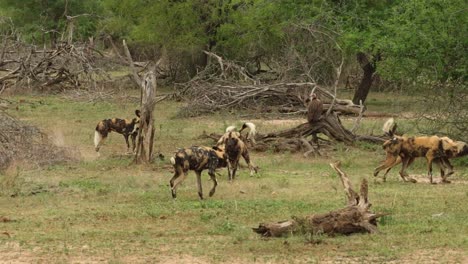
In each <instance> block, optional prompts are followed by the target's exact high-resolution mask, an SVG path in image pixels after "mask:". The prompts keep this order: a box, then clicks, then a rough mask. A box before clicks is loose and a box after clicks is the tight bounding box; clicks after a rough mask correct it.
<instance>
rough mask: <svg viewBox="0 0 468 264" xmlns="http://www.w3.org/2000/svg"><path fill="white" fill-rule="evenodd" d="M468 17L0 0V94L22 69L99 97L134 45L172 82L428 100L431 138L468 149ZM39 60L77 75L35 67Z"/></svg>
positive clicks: (417, 7)
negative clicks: (301, 87) (310, 86)
mask: <svg viewBox="0 0 468 264" xmlns="http://www.w3.org/2000/svg"><path fill="white" fill-rule="evenodd" d="M467 20H468V16H466V3H465V1H463V0H453V1H440V0H423V1H415V0H413V1H403V0H402V1H400V0H398V1H380V0H363V1H344V0H334V1H332V0H329V1H324V0H315V1H293V0H275V1H270V0H177V1H176V0H174V1H172V0H167V1H147V0H100V1H95V0H43V1H34V0H25V1H16V0H2V1H0V22H1V23H0V32H1V35H2V43H1V45H2V50H1V54H0V66H1V67H2V72H6V73H8V74H6V75H7V78H5V75H2V76H1V77H0V82H1V83H0V87H3V90H4V89H5V88H6V87H5V86H8V81H11V79H9V78H10V77H12V75H10V73H12V72H14V70H15V69H19V70H18V71H17V72H15V74H16V75H19V76H22V77H21V78H20V79H21V80H22V82H21V85H18V84H16V83H15V84H16V85H15V87H16V88H18V87H20V86H21V87H24V86H25V84H26V86H30V85H31V83H34V82H33V81H34V80H36V81H37V83H36V86H37V87H39V88H42V89H44V87H46V86H48V85H49V84H54V83H59V82H63V81H66V82H68V84H69V85H68V86H70V87H72V88H75V89H76V88H78V89H98V88H99V87H102V86H105V85H106V82H105V81H106V80H107V79H108V76H106V71H107V70H109V68H110V67H115V66H110V65H115V64H111V63H109V61H106V60H103V58H110V57H109V56H107V55H109V54H112V59H111V60H110V61H112V62H114V63H115V62H119V59H120V64H125V63H122V61H125V59H124V51H123V47H122V44H121V43H122V40H124V39H125V40H126V41H127V43H128V46H129V49H130V52H131V54H132V56H133V59H134V61H135V62H140V61H143V62H153V63H154V64H156V62H158V63H157V67H156V68H157V71H158V78H159V80H158V82H159V83H161V84H163V85H169V86H172V84H173V83H184V82H187V81H189V80H192V81H193V80H194V78H195V77H196V76H200V73H203V72H205V75H202V77H203V76H204V77H203V78H204V79H203V81H206V82H207V83H210V82H216V83H219V81H220V80H222V81H226V80H230V81H234V82H235V83H236V84H246V83H248V84H255V85H261V84H269V83H277V82H283V83H288V82H289V83H291V82H296V83H297V82H311V83H314V84H316V85H320V86H322V87H329V88H331V89H330V90H331V91H332V90H333V87H336V86H338V87H340V88H343V87H346V88H350V89H354V96H353V98H350V99H352V101H353V102H354V104H356V105H359V104H360V103H362V104H364V105H365V101H366V97H367V94H368V93H369V92H372V91H373V90H379V91H382V90H386V91H399V92H403V93H407V94H408V95H424V96H420V97H418V96H416V97H417V98H420V100H418V101H417V102H415V103H417V104H419V105H420V107H421V108H420V109H421V111H419V113H417V114H416V116H417V117H418V118H420V119H421V122H423V123H424V126H422V127H424V130H425V131H422V132H425V133H437V132H443V133H447V134H450V135H451V136H453V137H455V138H458V139H461V140H465V141H466V140H468V138H467V137H466V134H464V133H463V131H465V130H466V129H467V126H468V122H467V116H468V115H467V109H468V107H467V104H468V103H467V101H468V100H467V99H468V98H467V94H468V89H467V86H466V80H467V73H466V65H468V63H467V56H466V54H467V47H468V43H467V42H468V37H467V35H468V34H467V25H468V23H467V22H468V21H467ZM19 43H21V44H19ZM18 45H21V46H18ZM25 45H26V46H25ZM46 49H52V50H56V51H59V54H58V56H56V54H50V53H46V52H45V50H46ZM41 50H44V52H43V53H40V51H41ZM15 52H16V53H15ZM19 52H21V54H18V53H19ZM31 54H39V55H37V56H36V58H35V57H34V55H33V56H31ZM42 55H43V56H42ZM38 56H39V58H40V59H42V61H47V62H48V63H50V64H53V63H56V62H55V61H53V60H60V63H61V65H68V64H73V65H74V68H73V70H70V69H68V68H60V67H50V68H47V67H46V66H47V65H49V64H48V63H36V64H34V63H33V61H34V60H36V61H37V60H38V59H37V57H38ZM41 56H42V57H41ZM46 56H49V57H50V58H48V59H47V60H45V59H44V58H45V57H46ZM216 56H217V57H216ZM217 58H222V62H223V63H224V64H221V63H219V62H220V61H219V60H217ZM14 60H16V63H17V64H16V66H17V67H13V65H14V63H15V61H14ZM103 61H104V62H103ZM20 62H21V63H22V64H23V65H20V64H21V63H20ZM37 64H39V66H38V65H37ZM28 65H33V66H34V65H35V66H34V67H33V66H30V67H29V70H27V71H26V70H25V69H27V68H28V67H26V66H28ZM145 65H148V64H145ZM230 65H231V66H232V67H230ZM140 66H141V65H140ZM234 66H235V67H234ZM106 67H107V68H106ZM41 69H42V70H41ZM229 70H231V71H235V72H236V74H229ZM206 71H209V74H207V73H206ZM46 73H49V76H53V78H48V79H47V78H44V79H41V78H40V76H45V75H46ZM41 74H42V75H41ZM25 76H26V77H25ZM213 76H216V80H213V78H212V77H213ZM79 79H86V80H87V81H86V82H79V81H78V80H79ZM31 80H32V81H31ZM197 80H198V79H196V80H195V81H197ZM15 82H16V81H15ZM118 83H120V84H122V83H125V84H127V85H128V86H130V85H131V81H129V82H122V80H119V82H118ZM198 84H199V83H198ZM107 85H108V86H109V87H113V85H112V84H111V85H109V84H108V83H107ZM193 86H196V85H193ZM205 86H206V85H205ZM61 87H62V89H63V86H61ZM191 87H192V85H190V86H189V88H191ZM176 88H177V86H176ZM184 92H186V91H184ZM188 94H190V92H189V93H188ZM388 100H392V98H391V97H389V98H388ZM428 124H429V125H428ZM421 129H422V128H421Z"/></svg>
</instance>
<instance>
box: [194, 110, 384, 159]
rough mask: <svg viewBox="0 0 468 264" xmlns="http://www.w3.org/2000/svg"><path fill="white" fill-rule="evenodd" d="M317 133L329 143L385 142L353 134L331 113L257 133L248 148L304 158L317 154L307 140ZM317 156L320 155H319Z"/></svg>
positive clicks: (212, 134) (213, 136) (377, 138)
mask: <svg viewBox="0 0 468 264" xmlns="http://www.w3.org/2000/svg"><path fill="white" fill-rule="evenodd" d="M319 133H322V134H324V135H326V136H327V138H328V139H329V140H331V141H336V142H343V143H345V144H353V143H354V142H356V141H367V142H372V143H377V144H381V143H383V142H384V141H385V139H384V138H383V137H377V136H367V135H356V134H354V133H353V132H351V131H350V130H348V129H346V128H345V127H344V126H343V125H342V124H341V121H340V119H339V117H338V114H337V113H336V112H332V113H331V114H329V115H328V116H322V119H320V120H319V121H318V122H316V123H314V124H310V123H304V124H301V125H299V126H297V127H293V128H290V129H286V130H282V131H279V132H273V133H269V134H260V133H259V134H257V135H256V136H255V141H256V143H255V145H253V146H250V148H251V149H254V150H256V151H266V150H273V151H276V152H281V151H290V152H298V151H303V152H305V153H306V154H305V156H308V153H311V152H316V153H318V151H313V150H312V149H311V147H312V145H314V144H313V143H311V142H310V141H309V140H308V139H307V138H308V137H309V136H314V135H316V134H319ZM221 136H222V135H221V134H217V133H211V134H209V135H207V134H206V133H204V134H203V135H202V136H201V137H202V138H210V139H213V140H214V141H218V139H219V138H220V137H221ZM318 154H319V155H320V153H318Z"/></svg>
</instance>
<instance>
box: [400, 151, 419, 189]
mask: <svg viewBox="0 0 468 264" xmlns="http://www.w3.org/2000/svg"><path fill="white" fill-rule="evenodd" d="M414 159H415V158H414V157H401V161H402V165H401V170H400V176H401V178H402V179H403V181H405V182H407V181H410V182H412V183H416V180H415V179H413V178H411V177H409V175H408V174H407V173H406V169H407V168H408V166H409V165H411V163H413V161H414Z"/></svg>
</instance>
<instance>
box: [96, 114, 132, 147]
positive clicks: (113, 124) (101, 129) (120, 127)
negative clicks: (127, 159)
mask: <svg viewBox="0 0 468 264" xmlns="http://www.w3.org/2000/svg"><path fill="white" fill-rule="evenodd" d="M135 115H136V116H137V117H136V118H133V119H131V120H129V119H120V118H112V119H104V120H102V121H100V122H99V123H98V124H97V125H96V130H95V132H94V148H95V150H96V152H97V153H98V154H99V149H100V148H101V145H102V144H103V143H104V140H105V139H106V138H107V136H108V134H109V133H110V132H112V131H114V132H117V133H119V134H122V135H123V136H124V138H125V142H126V143H127V152H129V151H130V144H129V142H128V137H129V136H131V139H132V151H135V141H136V137H137V134H138V128H139V124H140V110H135Z"/></svg>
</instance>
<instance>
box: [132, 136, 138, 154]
mask: <svg viewBox="0 0 468 264" xmlns="http://www.w3.org/2000/svg"><path fill="white" fill-rule="evenodd" d="M137 135H138V133H133V134H132V135H131V137H132V152H133V153H135V149H136V137H137Z"/></svg>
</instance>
